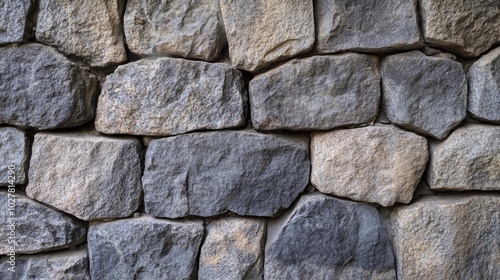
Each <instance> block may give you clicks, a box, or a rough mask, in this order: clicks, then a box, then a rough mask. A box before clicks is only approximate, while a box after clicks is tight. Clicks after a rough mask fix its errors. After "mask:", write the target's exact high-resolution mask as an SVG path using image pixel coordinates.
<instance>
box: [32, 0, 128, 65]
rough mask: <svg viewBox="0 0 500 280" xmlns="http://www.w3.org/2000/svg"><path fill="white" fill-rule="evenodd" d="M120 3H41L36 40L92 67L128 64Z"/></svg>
mask: <svg viewBox="0 0 500 280" xmlns="http://www.w3.org/2000/svg"><path fill="white" fill-rule="evenodd" d="M124 3H125V1H123V0H106V1H95V2H92V4H89V2H88V1H87V0H72V1H66V0H40V4H39V11H38V22H37V26H36V34H35V36H36V39H37V41H38V42H41V43H43V44H46V45H51V46H54V47H55V48H57V49H58V50H60V51H61V52H63V53H64V54H66V55H68V56H73V57H77V58H78V59H80V60H82V61H83V62H84V63H87V64H90V66H93V67H107V66H111V65H115V64H119V63H123V62H125V61H127V54H126V52H125V47H124V46H123V30H122V27H121V19H120V18H121V13H122V11H123V9H124Z"/></svg>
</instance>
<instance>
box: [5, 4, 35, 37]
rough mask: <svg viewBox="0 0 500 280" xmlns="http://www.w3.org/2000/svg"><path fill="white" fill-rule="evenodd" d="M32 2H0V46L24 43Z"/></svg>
mask: <svg viewBox="0 0 500 280" xmlns="http://www.w3.org/2000/svg"><path fill="white" fill-rule="evenodd" d="M31 4H32V1H31V0H2V1H0V45H1V44H8V43H16V42H21V41H24V34H25V29H26V26H27V22H26V21H27V17H28V12H29V10H30V7H31Z"/></svg>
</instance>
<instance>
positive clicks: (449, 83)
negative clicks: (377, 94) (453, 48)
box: [381, 51, 467, 139]
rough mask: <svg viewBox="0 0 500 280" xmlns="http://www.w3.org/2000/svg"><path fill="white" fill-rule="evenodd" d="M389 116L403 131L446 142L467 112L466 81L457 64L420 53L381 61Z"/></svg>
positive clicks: (404, 54)
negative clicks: (445, 138)
mask: <svg viewBox="0 0 500 280" xmlns="http://www.w3.org/2000/svg"><path fill="white" fill-rule="evenodd" d="M381 72H382V86H383V95H382V96H383V102H384V104H385V108H386V112H387V117H388V118H389V120H391V121H392V122H393V123H395V124H397V125H399V126H402V127H404V128H407V129H410V130H414V131H418V132H420V133H423V134H425V135H430V136H433V137H435V138H438V139H443V138H444V137H446V135H448V133H449V132H450V130H451V129H452V128H453V127H455V126H456V125H457V124H459V123H460V122H461V121H462V120H463V119H464V118H465V115H466V113H467V79H466V77H465V72H464V70H463V68H462V65H461V64H460V63H458V62H456V61H453V60H450V59H446V58H440V57H428V56H425V55H424V54H423V53H421V52H419V51H413V52H409V53H403V54H396V55H391V56H388V57H386V58H385V59H384V60H383V61H382V70H381Z"/></svg>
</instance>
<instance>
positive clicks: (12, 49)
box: [0, 44, 98, 129]
mask: <svg viewBox="0 0 500 280" xmlns="http://www.w3.org/2000/svg"><path fill="white" fill-rule="evenodd" d="M97 86H98V83H97V79H96V78H95V76H94V75H92V74H90V73H89V72H87V71H85V70H84V69H83V68H81V67H79V66H78V65H76V64H74V63H71V62H70V61H69V60H68V59H66V58H65V57H64V56H63V55H61V54H59V53H57V52H56V51H55V50H53V49H52V48H50V47H46V46H43V45H39V44H27V45H22V46H9V47H4V48H0V123H7V124H12V125H17V126H22V127H35V128H38V129H52V128H61V127H69V126H77V125H80V124H82V123H85V122H87V121H89V120H92V119H93V118H94V106H95V99H96V91H97Z"/></svg>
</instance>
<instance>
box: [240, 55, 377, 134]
mask: <svg viewBox="0 0 500 280" xmlns="http://www.w3.org/2000/svg"><path fill="white" fill-rule="evenodd" d="M249 94H250V107H251V110H252V124H253V127H255V128H256V129H264V130H266V129H283V128H284V129H292V130H308V129H331V128H334V127H338V126H345V125H356V124H364V123H369V122H372V121H374V120H375V118H376V116H377V111H378V107H379V103H380V74H379V72H378V60H377V58H376V57H373V56H367V55H361V54H342V55H335V56H313V57H310V58H305V59H298V60H292V61H290V62H288V63H286V64H285V65H283V66H280V67H278V68H276V69H273V70H271V71H269V72H266V73H264V74H262V75H259V76H257V77H255V78H254V79H252V80H251V81H250V87H249Z"/></svg>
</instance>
